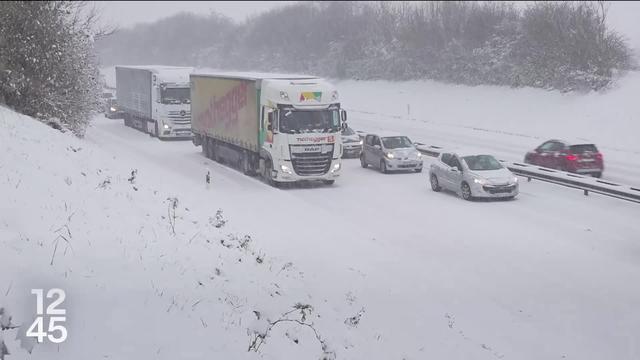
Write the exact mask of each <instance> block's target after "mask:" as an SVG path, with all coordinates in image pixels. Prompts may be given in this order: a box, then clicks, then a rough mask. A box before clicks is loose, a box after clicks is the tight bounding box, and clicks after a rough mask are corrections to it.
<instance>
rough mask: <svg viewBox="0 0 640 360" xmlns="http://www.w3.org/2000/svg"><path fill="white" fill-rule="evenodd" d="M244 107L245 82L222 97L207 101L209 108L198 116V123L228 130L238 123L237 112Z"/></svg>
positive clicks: (245, 103) (245, 102)
mask: <svg viewBox="0 0 640 360" xmlns="http://www.w3.org/2000/svg"><path fill="white" fill-rule="evenodd" d="M246 105H247V82H244V81H243V82H242V83H240V84H239V85H236V86H235V87H233V88H232V89H231V90H229V91H227V93H226V94H224V95H223V96H220V97H216V96H214V97H212V98H211V99H209V106H208V108H207V110H205V111H204V112H203V113H201V114H199V115H198V122H200V123H202V124H203V125H207V126H213V125H214V124H221V125H222V126H223V127H224V128H230V127H231V126H232V124H233V123H236V122H238V112H239V111H240V110H241V109H243V108H244V107H245V106H246ZM185 115H186V113H185Z"/></svg>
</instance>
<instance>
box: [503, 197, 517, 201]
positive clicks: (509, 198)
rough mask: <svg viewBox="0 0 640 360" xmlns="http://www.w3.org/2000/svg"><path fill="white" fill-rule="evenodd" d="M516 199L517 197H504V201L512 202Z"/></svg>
mask: <svg viewBox="0 0 640 360" xmlns="http://www.w3.org/2000/svg"><path fill="white" fill-rule="evenodd" d="M515 198H516V197H515V196H507V197H504V198H503V199H504V201H511V200H513V199H515Z"/></svg>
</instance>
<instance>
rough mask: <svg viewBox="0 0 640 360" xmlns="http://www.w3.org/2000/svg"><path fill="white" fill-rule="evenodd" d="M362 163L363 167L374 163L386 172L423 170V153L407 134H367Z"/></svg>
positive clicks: (361, 158)
mask: <svg viewBox="0 0 640 360" xmlns="http://www.w3.org/2000/svg"><path fill="white" fill-rule="evenodd" d="M360 164H361V165H362V167H363V168H367V167H368V166H369V165H373V166H374V167H377V168H378V169H380V171H381V172H383V173H385V174H386V173H388V172H390V171H400V170H413V171H415V172H421V171H422V154H421V153H420V152H419V151H418V150H417V149H416V147H415V146H414V145H413V143H412V142H411V140H409V138H408V137H406V136H401V135H386V136H385V135H378V134H367V136H365V138H364V144H363V148H362V154H361V155H360Z"/></svg>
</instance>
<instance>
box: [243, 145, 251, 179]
mask: <svg viewBox="0 0 640 360" xmlns="http://www.w3.org/2000/svg"><path fill="white" fill-rule="evenodd" d="M240 169H241V170H242V173H243V174H245V175H247V176H249V175H252V174H253V169H252V168H251V157H250V156H249V154H247V152H246V151H243V152H242V158H241V159H240Z"/></svg>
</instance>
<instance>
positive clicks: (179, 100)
mask: <svg viewBox="0 0 640 360" xmlns="http://www.w3.org/2000/svg"><path fill="white" fill-rule="evenodd" d="M162 103H163V104H190V103H191V89H190V88H165V89H163V90H162Z"/></svg>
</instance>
